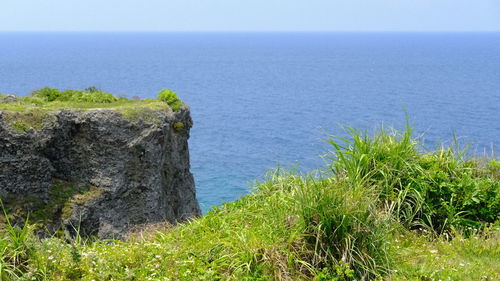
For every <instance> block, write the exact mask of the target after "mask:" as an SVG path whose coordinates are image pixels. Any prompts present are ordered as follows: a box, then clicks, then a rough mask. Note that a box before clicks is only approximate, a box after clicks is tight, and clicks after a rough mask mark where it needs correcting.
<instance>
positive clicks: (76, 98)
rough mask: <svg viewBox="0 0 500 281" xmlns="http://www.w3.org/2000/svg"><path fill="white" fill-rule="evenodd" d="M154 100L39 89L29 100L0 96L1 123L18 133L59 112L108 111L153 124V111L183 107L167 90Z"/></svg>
mask: <svg viewBox="0 0 500 281" xmlns="http://www.w3.org/2000/svg"><path fill="white" fill-rule="evenodd" d="M157 97H158V98H157V99H141V98H139V97H134V98H133V99H128V98H126V97H116V96H114V95H112V94H110V93H106V92H103V91H101V90H99V89H98V88H96V87H88V88H86V89H84V90H82V91H79V90H65V91H60V90H58V89H55V88H43V89H39V90H36V91H33V92H32V93H31V94H30V95H29V96H26V97H17V96H10V98H11V99H10V100H8V98H9V96H6V95H0V111H3V112H4V114H5V116H4V119H5V120H6V121H7V122H8V123H9V124H11V127H12V128H13V129H15V130H16V131H18V132H23V131H26V130H28V129H30V128H32V129H35V130H39V129H41V128H43V126H44V125H45V124H47V123H48V122H50V120H51V116H50V114H49V113H50V112H52V111H55V110H62V109H72V110H77V111H86V110H91V109H110V110H113V111H115V112H118V113H121V114H122V115H123V116H124V117H125V118H127V119H129V120H131V121H137V120H139V119H142V120H144V121H154V117H155V114H154V112H153V111H156V110H163V111H165V110H167V109H168V108H171V109H172V110H173V111H178V110H180V109H181V107H182V105H183V103H182V101H181V100H180V99H179V98H178V97H177V94H176V93H175V92H173V91H171V90H169V89H164V90H162V91H160V92H159V93H158V96H157Z"/></svg>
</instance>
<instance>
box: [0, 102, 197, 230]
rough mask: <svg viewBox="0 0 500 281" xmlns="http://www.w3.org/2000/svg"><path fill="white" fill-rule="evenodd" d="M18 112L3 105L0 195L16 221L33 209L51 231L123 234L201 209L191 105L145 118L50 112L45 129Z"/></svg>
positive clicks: (101, 112) (107, 113)
mask: <svg viewBox="0 0 500 281" xmlns="http://www.w3.org/2000/svg"><path fill="white" fill-rule="evenodd" d="M19 114H20V113H19ZM32 114H36V113H32ZM24 117H25V116H24ZM15 119H16V113H12V112H6V111H1V110H0V198H1V199H2V201H3V205H4V207H5V208H6V209H7V210H8V212H9V214H10V215H11V220H18V221H20V220H21V219H23V218H24V217H25V216H26V215H27V214H28V213H29V217H30V221H31V222H32V223H33V222H40V223H41V224H43V225H44V226H45V227H46V229H48V230H49V232H53V231H57V230H63V231H64V232H65V233H66V235H74V234H75V232H76V231H78V230H79V231H80V234H82V235H84V236H87V235H97V236H98V237H100V238H122V237H123V236H124V235H125V234H126V233H127V231H129V230H130V229H131V228H132V227H135V226H137V225H143V224H147V223H155V222H163V221H168V222H171V223H175V222H178V221H183V220H186V219H188V218H190V217H193V216H198V215H200V208H199V205H198V202H197V200H196V197H195V186H194V181H193V176H192V175H191V173H190V171H189V167H190V166H189V150H188V137H189V129H190V127H191V125H192V120H191V117H190V112H189V109H188V108H187V107H186V106H183V107H182V108H181V109H180V110H178V111H176V112H173V111H172V110H170V109H168V110H151V111H150V112H149V113H148V118H144V120H147V121H144V120H143V119H141V118H138V119H137V118H136V119H137V120H134V121H132V120H129V119H127V118H124V116H123V115H122V114H120V113H118V112H115V111H113V110H111V109H90V110H86V111H77V110H56V111H52V112H49V113H48V114H46V116H44V117H43V122H44V123H43V126H40V128H39V129H33V128H30V129H25V128H21V129H19V128H18V127H16V126H15V125H16V123H15V122H13V121H12V120H15ZM4 219H5V218H4Z"/></svg>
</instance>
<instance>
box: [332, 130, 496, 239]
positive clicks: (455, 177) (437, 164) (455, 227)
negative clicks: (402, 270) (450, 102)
mask: <svg viewBox="0 0 500 281" xmlns="http://www.w3.org/2000/svg"><path fill="white" fill-rule="evenodd" d="M346 132H347V133H348V134H349V136H350V138H348V139H346V138H339V137H334V136H331V137H330V138H329V140H328V142H329V143H330V144H331V145H332V147H333V151H332V152H331V154H330V155H329V156H328V157H329V159H330V160H331V164H330V169H331V170H332V171H333V175H334V177H335V178H337V179H338V180H347V181H349V182H350V183H351V185H353V186H356V187H360V186H364V187H367V188H374V189H375V190H377V191H378V193H379V203H380V205H383V206H385V207H386V209H387V210H389V211H390V213H392V215H393V217H394V218H395V220H396V221H398V222H400V223H402V224H403V225H404V226H406V227H407V228H409V229H413V228H425V229H427V230H430V231H432V232H434V233H435V234H443V233H450V232H454V231H459V230H464V229H466V228H471V229H481V228H484V227H485V226H487V225H488V224H491V223H494V222H495V221H497V220H498V214H499V213H500V197H499V196H500V192H499V188H500V182H499V181H498V178H499V171H498V169H496V168H495V167H496V166H498V163H500V162H499V161H497V160H495V159H489V160H485V159H474V158H468V157H466V151H465V150H459V149H457V146H452V147H440V148H438V149H437V150H435V151H427V152H426V151H422V149H423V145H422V144H421V143H420V142H419V141H418V140H417V139H416V138H413V137H412V128H411V127H410V126H408V125H407V127H406V129H405V130H403V131H397V130H393V129H391V130H387V129H384V128H381V129H380V130H379V131H378V132H377V133H376V134H375V135H374V136H368V134H367V133H366V132H360V131H358V130H356V129H352V128H346Z"/></svg>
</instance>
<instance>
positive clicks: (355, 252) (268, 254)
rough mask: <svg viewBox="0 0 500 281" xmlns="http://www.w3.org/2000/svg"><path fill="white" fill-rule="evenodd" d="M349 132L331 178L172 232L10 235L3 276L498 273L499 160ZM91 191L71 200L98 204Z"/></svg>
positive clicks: (267, 183)
mask: <svg viewBox="0 0 500 281" xmlns="http://www.w3.org/2000/svg"><path fill="white" fill-rule="evenodd" d="M347 130H348V132H349V133H350V135H351V139H340V140H339V138H333V137H332V138H331V139H330V140H329V142H330V143H331V144H332V147H333V152H332V154H331V155H330V164H329V165H328V166H327V171H325V170H320V171H316V172H313V173H311V174H307V175H301V174H299V173H297V172H296V171H293V170H292V171H282V170H276V171H273V172H270V173H269V174H268V176H267V177H266V179H265V180H264V181H262V182H256V183H255V185H254V191H253V192H252V193H250V194H249V195H247V196H245V197H242V198H240V199H239V200H237V201H235V202H232V203H226V204H224V205H222V206H220V207H216V208H214V209H212V210H211V211H210V212H209V213H208V214H207V215H206V216H204V217H202V218H198V219H194V220H192V221H189V222H186V223H184V224H181V225H178V226H175V227H171V226H168V227H163V228H161V227H160V228H152V229H151V230H149V231H148V230H145V231H144V232H143V233H141V234H140V235H136V236H134V235H132V236H131V237H130V238H129V240H128V241H101V240H95V241H89V240H88V241H84V240H82V239H81V238H80V237H79V236H78V235H77V238H76V239H75V240H74V241H70V242H69V243H68V242H67V241H64V240H61V239H57V238H49V239H43V240H35V238H34V237H33V236H32V235H31V234H29V235H25V234H21V235H18V234H15V235H13V234H10V233H5V234H2V235H0V253H2V251H3V252H4V253H5V254H3V256H2V255H0V274H3V276H8V277H6V278H7V279H9V278H10V279H16V278H18V277H19V279H22V280H24V279H32V278H34V279H35V280H315V281H320V280H321V281H323V280H382V279H384V278H385V279H386V280H433V279H434V280H439V279H441V280H498V279H499V278H500V274H499V273H498V272H500V263H499V262H498V261H499V260H500V243H499V234H500V228H499V227H498V223H499V222H498V211H497V208H498V204H499V201H500V200H499V198H498V182H499V178H500V173H499V171H500V163H499V162H498V160H496V159H475V158H468V157H466V156H465V154H464V153H463V152H461V151H457V150H456V149H448V148H440V149H438V150H436V151H431V152H421V151H419V146H420V144H419V142H418V141H417V140H415V139H414V138H412V137H411V129H409V128H407V129H406V130H405V131H402V132H400V131H388V130H384V129H382V130H380V131H379V132H378V133H377V134H375V136H373V137H368V136H367V135H366V133H360V132H358V131H356V130H354V129H347ZM92 194H95V193H93V192H89V193H85V194H81V195H80V194H77V195H71V196H72V198H73V199H74V200H91V198H93V197H92V196H93V195H92ZM62 197H63V198H65V196H62ZM89 198H90V199H89ZM73 199H72V200H73ZM75 202H76V201H75ZM495 223H496V224H495ZM16 231H17V232H16V233H25V232H23V231H22V230H21V228H18V229H17V230H16ZM76 232H77V233H78V231H76ZM441 233H442V234H444V235H440V234H441ZM11 237H14V238H13V239H14V240H15V241H26V242H25V243H24V242H15V243H14V242H11V240H8V239H12V238H11ZM15 237H24V238H20V239H18V238H15ZM26 237H27V238H26ZM30 237H31V238H30ZM7 240H8V241H9V242H8V243H6V242H5V241H7ZM5 245H8V246H5ZM11 245H17V246H15V247H11ZM7 248H8V250H5V249H7ZM13 248H16V249H20V250H17V252H16V253H17V254H16V253H14V251H13V250H12V249H13ZM14 257H15V258H14Z"/></svg>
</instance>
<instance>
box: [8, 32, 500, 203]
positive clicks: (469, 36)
mask: <svg viewBox="0 0 500 281" xmlns="http://www.w3.org/2000/svg"><path fill="white" fill-rule="evenodd" d="M45 86H49V87H57V88H61V89H66V88H76V89H79V88H80V89H81V88H85V87H87V86H97V87H99V88H101V89H103V90H105V91H109V92H112V93H115V94H127V95H128V96H134V95H138V96H142V97H154V96H155V95H156V93H157V92H158V91H159V90H160V89H163V88H170V89H173V90H175V91H176V92H178V94H179V96H180V97H181V98H182V99H183V100H184V101H185V102H187V103H188V104H189V105H190V106H191V109H192V116H193V119H194V122H195V124H194V128H193V129H192V131H191V139H190V151H191V163H192V172H193V174H194V176H195V179H196V184H197V189H198V198H199V201H200V203H201V205H202V208H203V209H204V210H205V211H206V210H207V209H209V208H210V206H213V205H219V204H221V202H224V201H231V200H234V199H236V198H238V197H239V196H241V195H244V194H245V193H247V192H248V190H249V184H248V182H249V181H251V180H254V179H258V178H262V176H263V175H264V174H265V172H266V171H267V170H268V169H270V168H274V167H277V166H281V167H291V166H293V165H295V164H299V165H300V167H301V168H302V169H304V170H310V169H314V168H317V167H318V166H320V165H321V164H322V163H323V160H321V158H320V157H319V155H322V154H324V153H325V152H326V151H327V150H328V146H327V145H326V144H325V143H324V142H322V140H323V139H325V137H326V136H325V134H326V132H328V133H332V134H341V129H340V127H339V125H350V126H354V127H357V128H360V129H370V130H371V129H372V128H375V127H376V126H377V125H380V124H382V123H383V124H385V125H391V126H395V127H398V128H401V127H403V126H404V119H405V114H404V110H403V107H404V108H406V110H407V112H408V114H409V117H410V121H411V123H412V124H413V125H414V126H415V127H416V129H417V132H418V133H419V134H420V133H423V134H424V139H425V142H426V144H427V145H429V146H431V147H432V146H434V145H436V144H437V143H439V142H442V141H444V142H449V141H450V140H451V139H452V134H453V132H455V133H456V135H457V136H459V137H460V141H461V142H462V143H471V144H473V146H472V147H473V150H474V151H477V152H478V153H482V152H483V151H484V150H486V151H488V152H490V151H491V149H492V147H493V148H495V147H496V149H497V150H498V147H499V146H500V33H427V34H426V33H0V92H2V93H16V94H19V95H26V94H28V93H30V92H31V91H32V90H35V89H38V88H41V87H45ZM497 155H498V153H497Z"/></svg>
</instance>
